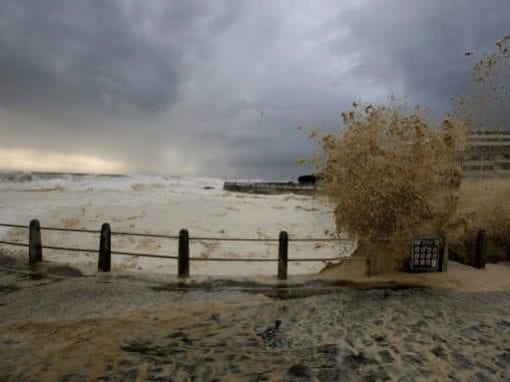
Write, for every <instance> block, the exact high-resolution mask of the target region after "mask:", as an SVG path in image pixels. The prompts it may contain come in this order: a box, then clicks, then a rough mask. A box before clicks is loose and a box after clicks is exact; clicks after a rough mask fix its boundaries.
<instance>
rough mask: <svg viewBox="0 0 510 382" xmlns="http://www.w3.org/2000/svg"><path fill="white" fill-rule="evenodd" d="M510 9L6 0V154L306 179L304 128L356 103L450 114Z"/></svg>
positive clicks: (2, 44) (2, 13)
mask: <svg viewBox="0 0 510 382" xmlns="http://www.w3.org/2000/svg"><path fill="white" fill-rule="evenodd" d="M508 14H510V3H508V1H506V0H494V1H491V2H481V1H475V0H463V1H460V0H459V1H456V2H443V1H440V0H432V1H418V0H413V1H406V2H401V1H397V0H388V1H384V2H381V1H362V2H358V1H354V0H352V1H351V0H349V1H347V0H346V1H342V2H338V1H335V0H323V1H317V2H308V1H297V0H289V1H278V2H274V1H256V2H251V1H245V2H241V1H235V0H225V1H206V0H204V1H202V0H189V1H174V2H167V1H144V2H141V1H134V0H112V1H89V2H85V1H75V0H69V1H65V2H62V1H56V0H50V1H44V2H42V1H36V0H31V1H30V0H24V1H22V0H20V1H7V0H0V133H1V135H2V141H1V142H0V146H1V147H0V150H1V149H2V148H4V147H18V148H23V147H25V148H39V147H44V148H45V149H47V150H52V151H55V152H68V153H73V152H79V153H84V154H90V155H97V156H99V157H104V158H107V159H111V160H118V161H122V162H125V163H127V164H129V167H130V169H132V171H136V172H151V173H154V172H159V173H171V172H172V171H176V170H175V169H176V168H177V169H179V168H183V166H184V165H185V164H189V165H190V167H189V168H192V169H193V170H189V171H192V172H191V173H192V174H196V175H216V176H224V177H234V176H239V177H243V176H245V174H248V173H249V175H251V176H253V177H266V178H272V177H277V178H278V177H283V178H287V177H292V176H295V175H297V174H299V173H301V172H306V171H308V169H306V168H302V167H299V166H297V165H295V163H294V161H295V159H297V158H298V157H301V156H303V155H305V154H309V153H312V152H313V151H314V150H315V149H316V148H317V146H316V143H314V142H313V141H312V140H310V139H308V138H307V136H306V133H304V132H303V131H302V132H298V131H296V129H295V128H296V127H297V126H299V125H301V126H304V127H305V131H306V128H311V127H319V128H323V127H324V126H325V127H326V128H340V126H341V121H340V117H339V114H340V112H341V111H343V110H345V109H348V108H350V105H351V103H352V101H354V100H356V101H357V100H363V101H368V102H385V101H387V100H388V98H387V97H388V96H389V95H390V94H392V93H393V94H395V95H396V96H397V97H400V98H402V97H405V96H408V97H409V102H410V103H411V104H414V103H422V104H425V105H427V106H430V107H432V108H438V109H446V108H447V107H449V106H448V105H447V104H448V101H449V98H450V97H451V96H455V95H458V94H459V93H461V92H462V90H463V88H464V86H465V85H466V81H467V78H468V76H469V66H470V58H466V57H464V55H463V53H464V51H466V50H474V51H475V53H476V54H478V53H480V54H481V53H482V52H484V51H488V50H490V49H492V44H493V42H494V41H495V40H496V39H497V38H499V37H501V35H503V34H507V33H509V32H510V30H508V28H507V19H506V17H507V15H508ZM441 111H442V110H441ZM186 168H187V167H186ZM186 171H188V170H186Z"/></svg>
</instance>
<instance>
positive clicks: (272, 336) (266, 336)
mask: <svg viewBox="0 0 510 382" xmlns="http://www.w3.org/2000/svg"><path fill="white" fill-rule="evenodd" d="M281 324H282V322H281V321H280V320H274V321H273V322H272V323H271V324H270V325H268V326H266V327H263V328H255V333H256V334H257V336H259V337H260V338H262V340H263V341H264V344H265V345H266V346H268V347H277V346H278V345H280V343H281V340H279V339H278V338H277V337H278V329H279V328H280V325H281Z"/></svg>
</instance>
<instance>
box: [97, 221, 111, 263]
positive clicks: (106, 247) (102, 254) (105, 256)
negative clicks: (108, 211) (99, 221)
mask: <svg viewBox="0 0 510 382" xmlns="http://www.w3.org/2000/svg"><path fill="white" fill-rule="evenodd" d="M111 238H112V232H111V229H110V224H108V223H103V225H102V226H101V240H100V241H99V260H98V263H97V269H98V270H99V271H101V272H110V269H111V265H112V244H111V243H112V241H111Z"/></svg>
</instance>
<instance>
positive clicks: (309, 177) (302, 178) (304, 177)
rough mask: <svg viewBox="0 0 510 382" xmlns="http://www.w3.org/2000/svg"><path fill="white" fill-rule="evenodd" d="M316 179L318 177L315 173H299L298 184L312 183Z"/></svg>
mask: <svg viewBox="0 0 510 382" xmlns="http://www.w3.org/2000/svg"><path fill="white" fill-rule="evenodd" d="M317 180H318V177H317V176H315V175H313V174H312V175H301V176H300V177H299V178H298V182H299V184H311V185H314V184H315V183H316V182H317Z"/></svg>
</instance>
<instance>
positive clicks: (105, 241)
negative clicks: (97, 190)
mask: <svg viewBox="0 0 510 382" xmlns="http://www.w3.org/2000/svg"><path fill="white" fill-rule="evenodd" d="M0 227H9V228H19V229H28V230H29V240H28V241H29V242H28V244H26V243H19V242H13V241H7V240H0V244H5V245H12V246H19V247H27V248H28V260H29V263H38V262H41V261H42V258H43V252H42V251H43V249H48V250H57V251H72V252H83V253H98V254H99V257H98V270H99V271H102V272H109V271H110V269H111V256H112V255H123V256H138V257H152V258H160V259H173V260H177V275H178V277H180V278H187V277H189V275H190V271H189V269H190V261H239V262H278V269H277V275H278V279H280V280H285V279H287V274H288V272H287V265H288V262H289V261H293V262H312V261H317V262H324V261H341V260H344V259H345V258H338V257H323V258H295V259H289V258H288V243H289V236H288V234H287V232H285V231H281V232H280V235H279V237H278V238H277V239H276V238H274V239H271V238H237V237H207V236H204V237H202V236H193V237H190V236H189V232H188V230H186V229H181V230H180V232H179V235H175V236H173V235H162V234H152V233H136V232H124V231H113V232H112V230H111V228H110V224H108V223H104V224H103V225H102V226H101V230H90V229H75V228H58V227H44V226H42V227H41V225H40V224H39V221H38V220H37V219H34V220H32V221H31V222H30V225H29V226H25V225H19V224H8V223H0ZM42 230H44V231H61V232H78V233H88V234H99V235H100V240H99V250H97V249H90V248H73V247H61V246H50V245H42V241H41V231H42ZM113 235H116V236H138V237H151V238H160V239H171V240H177V241H178V256H171V255H168V256H167V255H158V254H152V253H139V252H127V251H112V248H111V237H112V236H113ZM191 241H238V242H278V258H274V259H271V258H237V257H236V258H224V257H207V258H199V257H190V242H191ZM290 241H293V242H340V241H342V242H354V240H352V239H343V238H301V239H300V238H295V239H290ZM350 259H351V260H362V261H365V262H366V267H367V274H368V275H370V274H371V273H372V272H371V259H369V258H365V257H359V258H350Z"/></svg>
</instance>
